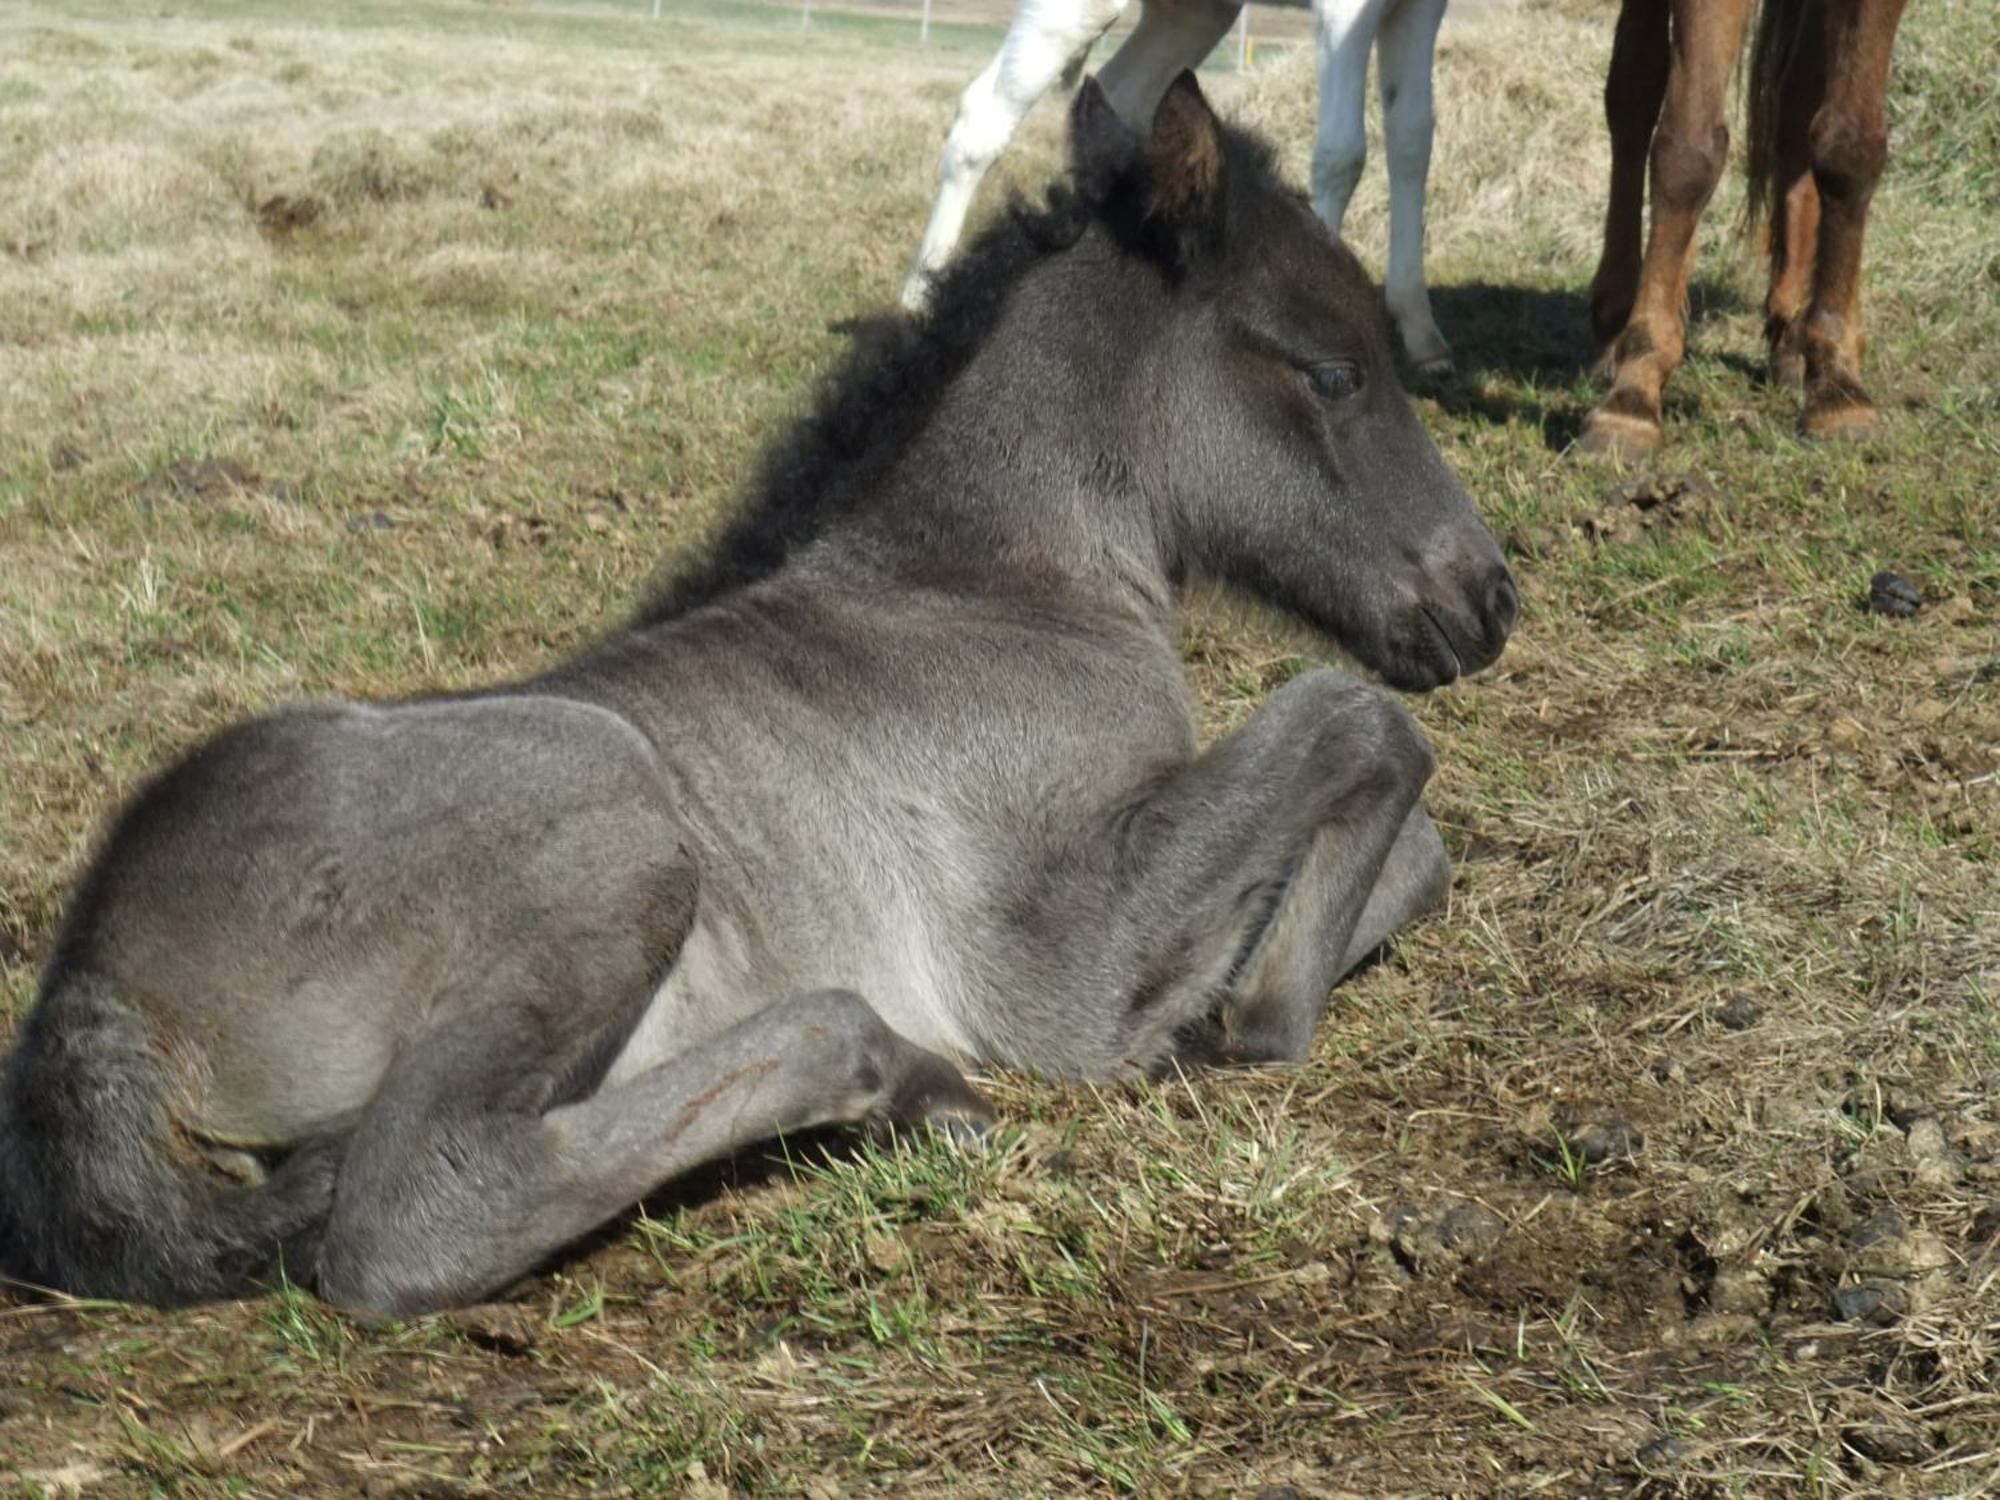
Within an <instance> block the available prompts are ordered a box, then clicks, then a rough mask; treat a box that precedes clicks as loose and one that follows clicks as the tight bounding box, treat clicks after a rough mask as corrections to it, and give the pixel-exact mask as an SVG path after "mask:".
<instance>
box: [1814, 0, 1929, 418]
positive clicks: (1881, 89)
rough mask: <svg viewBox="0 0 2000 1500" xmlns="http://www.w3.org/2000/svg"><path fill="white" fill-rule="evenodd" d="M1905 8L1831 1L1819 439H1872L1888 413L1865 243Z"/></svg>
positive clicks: (1884, 0) (1879, 0)
mask: <svg viewBox="0 0 2000 1500" xmlns="http://www.w3.org/2000/svg"><path fill="white" fill-rule="evenodd" d="M1903 5H1904V0H1826V26H1827V37H1826V78H1827V86H1826V98H1825V100H1824V102H1823V103H1822V104H1821V105H1820V107H1819V111H1818V113H1817V114H1815V115H1814V116H1813V122H1812V129H1811V132H1810V147H1811V152H1812V175H1813V183H1814V185H1815V186H1816V187H1817V188H1818V189H1819V258H1818V264H1817V266H1816V267H1815V269H1814V274H1813V297H1812V306H1811V307H1810V308H1809V309H1808V310H1807V313H1806V321H1805V376H1806V409H1805V416H1804V418H1803V421H1802V425H1803V426H1804V428H1805V430H1806V431H1807V432H1808V433H1810V434H1812V435H1813V436H1815V437H1831V436H1836V435H1845V434H1859V433H1865V432H1867V431H1869V430H1870V429H1872V428H1873V427H1874V426H1875V425H1876V423H1877V421H1878V419H1879V414H1878V413H1877V411H1876V409H1875V403H1874V402H1873V401H1871V400H1869V398H1868V393H1867V392H1866V391H1865V390H1863V389H1862V386H1861V352H1862V347H1863V345H1864V343H1865V342H1866V340H1865V339H1864V338H1863V336H1862V331H1861V242H1862V238H1863V236H1864V235H1865V233H1866V232H1867V227H1868V200H1869V199H1870V198H1871V197H1873V196H1874V193H1875V183H1876V181H1877V180H1878V179H1879V178H1880V177H1881V175H1882V167H1883V164H1884V163H1885V162H1886V161H1887V160H1888V156H1889V129H1888V125H1887V122H1886V121H1885V120H1884V119H1883V114H1882V100H1883V95H1884V93H1885V92H1886V91H1887V89H1888V86H1889V54H1890V51H1891V49H1892V47H1893V46H1894V44H1895V40H1896V26H1897V23H1898V22H1900V21H1901V20H1902V17H1903Z"/></svg>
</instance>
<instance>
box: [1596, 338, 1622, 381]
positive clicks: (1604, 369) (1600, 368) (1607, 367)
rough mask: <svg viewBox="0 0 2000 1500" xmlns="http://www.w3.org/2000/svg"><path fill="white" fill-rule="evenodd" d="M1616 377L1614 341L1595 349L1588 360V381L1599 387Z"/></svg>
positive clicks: (1616, 350)
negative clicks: (1593, 355) (1594, 354)
mask: <svg viewBox="0 0 2000 1500" xmlns="http://www.w3.org/2000/svg"><path fill="white" fill-rule="evenodd" d="M1617 378H1618V345H1617V343H1616V342H1615V341H1614V342H1612V343H1609V344H1606V345H1605V346H1604V347H1603V348H1602V349H1599V350H1598V351H1597V354H1596V356H1595V357H1594V358H1593V359H1592V360H1591V361H1590V383H1591V384H1592V385H1594V386H1597V387H1599V388H1600V389H1601V388H1604V387H1607V386H1609V385H1610V384H1611V383H1612V382H1613V381H1614V380H1616V379H1617Z"/></svg>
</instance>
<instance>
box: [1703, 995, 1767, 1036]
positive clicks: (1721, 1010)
mask: <svg viewBox="0 0 2000 1500" xmlns="http://www.w3.org/2000/svg"><path fill="white" fill-rule="evenodd" d="M1763 1019H1764V1012H1763V1011H1761V1010H1759V1009H1758V1008H1757V1006H1756V1005H1755V1004H1754V1003H1753V1002H1752V1001H1751V999H1750V997H1749V996H1747V995H1731V996H1730V997H1729V998H1728V999H1727V1000H1725V1001H1724V1002H1723V1003H1722V1004H1721V1005H1719V1006H1717V1007H1716V1009H1715V1020H1716V1024H1717V1025H1719V1026H1721V1027H1722V1028H1723V1029H1724V1030H1726V1031H1748V1030H1749V1029H1750V1028H1751V1027H1752V1026H1755V1025H1756V1024H1757V1023H1758V1022H1759V1021H1761V1020H1763Z"/></svg>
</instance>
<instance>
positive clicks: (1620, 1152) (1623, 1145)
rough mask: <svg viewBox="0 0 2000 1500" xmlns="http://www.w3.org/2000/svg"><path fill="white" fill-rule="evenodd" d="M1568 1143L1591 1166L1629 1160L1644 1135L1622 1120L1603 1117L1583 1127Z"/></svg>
mask: <svg viewBox="0 0 2000 1500" xmlns="http://www.w3.org/2000/svg"><path fill="white" fill-rule="evenodd" d="M1569 1144H1570V1149H1571V1150H1572V1151H1574V1152H1576V1154H1577V1155H1578V1156H1580V1157H1582V1158H1583V1160H1584V1161H1585V1163H1586V1164H1588V1165H1590V1166H1593V1167H1594V1166H1597V1165H1598V1164H1600V1163H1602V1162H1607V1161H1630V1160H1631V1159H1632V1158H1633V1157H1635V1156H1637V1155H1638V1154H1639V1148H1640V1147H1642V1146H1644V1145H1645V1144H1646V1138H1645V1136H1643V1135H1641V1134H1640V1133H1639V1131H1638V1130H1636V1129H1634V1128H1633V1127H1632V1126H1630V1125H1627V1124H1626V1123H1625V1122H1624V1121H1623V1120H1604V1121H1601V1122H1598V1123H1594V1124H1590V1125H1586V1126H1584V1127H1583V1128H1582V1129H1581V1130H1579V1131H1577V1132H1576V1134H1575V1135H1573V1136H1571V1137H1570V1138H1569Z"/></svg>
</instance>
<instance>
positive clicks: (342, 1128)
mask: <svg viewBox="0 0 2000 1500" xmlns="http://www.w3.org/2000/svg"><path fill="white" fill-rule="evenodd" d="M691 891H692V880H691V877H690V876H689V874H688V871H687V868H686V863H685V858H684V856H682V855H681V853H680V851H679V849H678V847H677V843H676V840H675V837H674V834H673V830H672V826H671V819H670V817H669V816H668V815H667V812H666V805H665V793H664V789H663V785H662V781H661V777H660V772H659V768H658V765H657V763H656V761H655V759H654V757H653V753H652V750H651V747H650V746H649V745H648V743H647V742H646V741H645V740H644V739H643V738H642V737H641V736H640V735H639V734H638V733H637V731H635V730H634V729H632V728H631V726H629V725H628V724H626V723H625V721H623V720H622V719H620V718H618V717H617V716H615V715H613V714H611V713H609V712H607V711H605V710H603V709H600V708H596V707H593V706H590V705H587V704H582V703H576V702H572V701H568V700H564V699H557V698H548V697H538V696H516V697H505V696H496V697H489V698H476V699H462V700H434V701H428V702H417V703H410V704H402V705H395V706H388V707H371V706H361V705H324V706H315V707H309V708H302V709H294V710H289V711H285V712H281V713H278V714H274V715H271V716H268V717H265V718H261V719H257V720H252V721H250V722H248V723H245V724H241V725H238V726H235V727H233V728H231V729H229V730H227V731H225V732H224V733H223V734H221V735H219V736H217V737H216V738H215V739H213V740H211V741H210V742H208V743H207V744H206V745H204V746H202V747H201V748H199V749H198V750H196V751H195V752H194V753H193V754H191V755H189V756H188V757H187V758H185V759H184V760H183V761H182V762H180V763H179V764H178V765H177V766H175V767H173V768H172V769H171V770H169V771H168V772H166V773H165V774H164V775H162V776H161V777H159V778H158V779H157V780H155V781H154V782H152V783H151V784H150V785H148V786H147V787H145V788H144V789H143V790H141V791H140V792H139V793H138V794H137V795H136V796H135V797H134V798H133V799H132V801H131V802H130V804H128V806H127V808H126V809H125V810H124V812H123V813H122V814H121V815H120V817H119V818H118V819H117V821H116V823H115V825H114V826H113V828H112V830H111V832H110V834H109V836H108V837H107V839H106V840H105V843H104V846H103V848H102V849H101V850H100V851H99V853H98V856H97V858H96V860H95V861H94V862H93V868H92V870H91V873H90V874H89V875H88V876H87V877H86V879H85V881H84V882H83V884H82V886H81V888H80V889H79V891H78V893H77V898H76V900H75V902H74V904H73V905H72V908H71V911H70V914H69V917H68V920H67V921H66V923H65V926H64V928H63V931H62V933H61V935H60V936H59V938H58V939H57V944H56V951H55V953H54V956H53V958H52V959H51V961H50V963H49V966H48V969H47V971H46V973H45V975H44V978H43V984H42V993H41V995H40V997H39V999H38V1001H37V1003H36V1005H35V1007H34V1008H33V1010H32V1011H31V1013H30V1015H29V1017H28V1019H27V1022H26V1024H25V1026H24V1027H23V1030H22V1033H21V1037H20V1040H19V1045H18V1047H17V1048H16V1050H15V1054H14V1057H13V1059H12V1061H11V1064H10V1066H9V1068H8V1071H7V1076H6V1079H5V1086H4V1095H0V1272H4V1273H5V1274H8V1275H12V1276H16V1277H19V1278H21V1279H24V1280H28V1281H32V1282H35V1283H37V1284H42V1285H50V1286H56V1287H59V1288H62V1289H64V1290H67V1291H72V1292H78V1293H84V1294H90V1295H109V1296H118V1297H128V1298H137V1299H142V1300H146V1301H153V1302H176V1301H185V1300H190V1299H197V1298H203V1297H212V1296H220V1295H227V1294H229V1293H231V1292H233V1291H237V1290H240V1289H242V1288H243V1287H245V1286H246V1285H247V1284H248V1283H249V1282H251V1281H253V1280H254V1279H256V1278H258V1277H259V1276H262V1275H268V1274H269V1273H270V1272H271V1271H273V1270H274V1269H275V1268H276V1266H277V1264H278V1262H279V1261H280V1259H281V1258H282V1259H283V1262H284V1264H285V1267H286V1269H287V1271H288V1273H289V1274H291V1275H293V1276H295V1277H297V1278H298V1279H301V1280H304V1279H306V1278H307V1276H308V1275H309V1274H310V1266H309V1264H308V1263H309V1261H310V1259H311V1249H310V1244H311V1241H312V1239H313V1237H314V1235H315V1233H316V1231H317V1228H318V1226H319V1224H320V1223H321V1221H322V1220H323V1219H324V1218H325V1216H326V1213H327V1210H328V1207H329V1204H330V1202H331V1199H332V1194H333V1186H334V1181H335V1178H336V1176H337V1175H338V1172H339V1169H340V1160H341V1154H342V1146H343V1143H344V1140H345V1138H346V1136H347V1134H348V1133H349V1132H350V1131H351V1129H352V1128H353V1125H354V1122H355V1121H356V1120H357V1119H358V1118H359V1116H360V1115H361V1113H362V1111H363V1110H364V1109H366V1107H367V1106H368V1104H369V1102H370V1100H371V1098H372V1096H373V1095H374V1093H375V1090H376V1088H377V1086H378V1084H379V1083H380V1081H381V1080H382V1078H383V1076H384V1075H385V1073H386V1072H387V1071H388V1070H389V1069H390V1067H391V1066H392V1064H393V1063H394V1061H395V1059H396V1057H397V1055H398V1051H399V1048H400V1047H401V1046H402V1045H403V1044H404V1043H405V1042H406V1041H408V1040H409V1039H411V1038H414V1037H416V1036H419V1035H423V1034H428V1033H430V1032H432V1031H433V1030H434V1029H436V1028H438V1027H441V1026H451V1025H466V1026H476V1025H477V1024H478V1022H479V1010H480V1007H481V1004H482V1002H483V1000H484V999H485V997H486V996H487V995H488V994H489V993H490V992H491V991H492V990H493V989H494V988H496V987H500V986H512V987H513V988H514V989H515V991H516V992H517V993H518V992H519V990H520V989H521V988H522V987H523V986H524V984H525V985H526V986H528V987H530V988H532V987H534V986H537V985H540V986H543V987H545V988H546V989H547V991H548V993H547V994H546V996H545V997H544V998H543V999H541V1001H540V1002H539V1003H540V1005H541V1006H542V1007H543V1008H544V1009H545V1011H546V1013H547V1015H548V1017H549V1019H550V1021H551V1025H550V1027H549V1028H548V1032H549V1033H550V1034H559V1035H566V1036H577V1037H580V1038H582V1040H581V1041H580V1042H579V1044H578V1046H577V1049H576V1050H577V1052H578V1055H577V1056H575V1057H562V1056H557V1057H551V1056H550V1055H549V1054H548V1053H547V1052H546V1051H545V1052H543V1053H542V1054H541V1055H539V1056H538V1057H537V1059H536V1062H537V1063H538V1065H539V1066H540V1067H541V1068H542V1069H544V1070H546V1069H548V1068H549V1067H550V1066H551V1065H554V1066H555V1067H556V1069H557V1074H558V1076H559V1077H560V1078H561V1079H562V1080H563V1081H562V1083H561V1084H559V1085H558V1086H559V1087H569V1088H588V1087H590V1086H591V1085H592V1084H593V1083H594V1078H593V1077H592V1074H593V1071H594V1072H596V1073H601V1072H602V1069H603V1067H604V1066H605V1065H606V1064H607V1063H608V1061H609V1058H610V1055H611V1052H612V1051H613V1050H615V1047H616V1045H617V1042H618V1041H619V1040H620V1039H621V1038H622V1035H623V1031H624V1030H628V1029H629V1027H630V1025H631V1023H632V1021H633V1019H635V1017H636V1014H637V1008H638V1005H640V1004H643V1000H644V994H645V990H644V987H643V986H640V987H637V989H638V993H636V995H635V993H634V991H635V986H634V985H633V984H631V982H630V981H629V979H627V980H623V981H621V982H620V983H617V984H612V983H611V982H610V981H611V977H612V976H613V975H614V974H616V975H629V974H631V973H633V972H641V973H644V974H646V975H647V976H648V977H650V976H651V975H652V974H654V973H656V972H657V971H659V970H660V969H662V968H664V967H665V965H666V964H668V963H670V962H671V956H672V953H673V951H674V950H675V949H676V948H677V947H678V944H679V942H680V939H681V937H682V936H683V935H684V933H685V930H686V916H685V913H684V912H682V911H681V910H680V908H683V907H687V908H691V905H692V895H691ZM554 924H560V930H556V928H555V925H554ZM546 954H562V955H566V958H565V960H564V964H565V965H566V966H560V967H559V966H554V965H552V964H551V963H549V962H548V961H547V960H545V959H542V958H540V957H536V956H527V955H546ZM524 969H531V970H532V972H528V973H525V974H524V972H523V971H524ZM600 981H603V983H602V984H600ZM606 989H609V990H611V991H612V992H610V993H606V992H604V991H605V990H606ZM594 1010H595V1011H601V1012H602V1013H603V1014H602V1015H601V1016H599V1017H598V1018H597V1019H599V1020H601V1021H602V1022H603V1024H601V1025H598V1026H591V1025H590V1024H589V1022H590V1020H591V1019H592V1016H591V1015H590V1014H588V1013H590V1012H592V1011H594ZM558 1018H560V1021H561V1024H560V1025H557V1024H555V1023H556V1021H557V1020H558ZM557 1050H558V1051H560V1049H559V1048H558V1049H557ZM543 1076H544V1077H547V1076H548V1074H547V1073H546V1072H544V1074H543Z"/></svg>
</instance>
